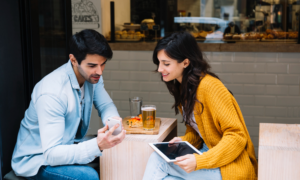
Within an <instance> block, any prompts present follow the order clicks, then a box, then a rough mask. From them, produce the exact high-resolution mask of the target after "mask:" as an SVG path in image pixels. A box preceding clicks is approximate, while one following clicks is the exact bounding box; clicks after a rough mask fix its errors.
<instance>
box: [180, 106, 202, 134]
mask: <svg viewBox="0 0 300 180" xmlns="http://www.w3.org/2000/svg"><path fill="white" fill-rule="evenodd" d="M182 115H183V116H184V115H185V113H184V110H183V107H182ZM191 118H192V122H191V123H190V125H191V126H192V128H193V129H195V131H196V132H197V133H198V134H199V135H200V137H201V138H202V136H201V133H200V131H199V128H198V126H197V124H196V120H195V116H194V111H193V113H192V116H191Z"/></svg>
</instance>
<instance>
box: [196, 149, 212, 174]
mask: <svg viewBox="0 0 300 180" xmlns="http://www.w3.org/2000/svg"><path fill="white" fill-rule="evenodd" d="M194 156H195V158H196V162H197V167H196V169H195V171H197V170H199V169H209V164H208V163H209V161H208V159H207V157H206V156H205V155H203V154H201V155H199V154H196V153H194Z"/></svg>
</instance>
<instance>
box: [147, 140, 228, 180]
mask: <svg viewBox="0 0 300 180" xmlns="http://www.w3.org/2000/svg"><path fill="white" fill-rule="evenodd" d="M199 151H200V152H202V153H203V152H206V151H208V147H207V146H206V144H205V143H203V148H202V149H200V150H199ZM162 179H163V180H184V179H188V180H222V176H221V172H220V168H215V169H200V170H197V171H193V172H191V173H186V172H185V171H184V170H183V169H181V168H180V167H179V166H177V165H175V164H174V163H167V162H166V161H165V160H164V159H163V158H162V157H161V156H160V155H158V154H157V153H156V152H153V153H152V155H151V156H150V158H149V160H148V163H147V167H146V171H145V173H144V178H143V180H162Z"/></svg>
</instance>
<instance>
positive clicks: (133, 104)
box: [129, 97, 143, 118]
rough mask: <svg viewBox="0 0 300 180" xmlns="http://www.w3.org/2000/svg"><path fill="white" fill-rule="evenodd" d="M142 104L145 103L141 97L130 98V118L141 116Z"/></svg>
mask: <svg viewBox="0 0 300 180" xmlns="http://www.w3.org/2000/svg"><path fill="white" fill-rule="evenodd" d="M142 103H143V98H141V97H132V98H129V105H130V116H131V117H132V118H134V117H136V116H139V115H140V114H141V106H142Z"/></svg>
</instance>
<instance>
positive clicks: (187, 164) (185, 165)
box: [174, 154, 197, 173]
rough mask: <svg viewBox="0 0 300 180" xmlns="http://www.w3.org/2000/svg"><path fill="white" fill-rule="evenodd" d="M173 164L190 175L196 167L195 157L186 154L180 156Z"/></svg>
mask: <svg viewBox="0 0 300 180" xmlns="http://www.w3.org/2000/svg"><path fill="white" fill-rule="evenodd" d="M176 160H177V161H176V162H174V164H176V165H178V166H179V167H180V168H181V169H183V170H184V171H185V172H187V173H190V172H193V171H195V169H196V167H197V161H196V157H195V156H194V155H193V154H187V155H185V156H180V157H178V158H176Z"/></svg>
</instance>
